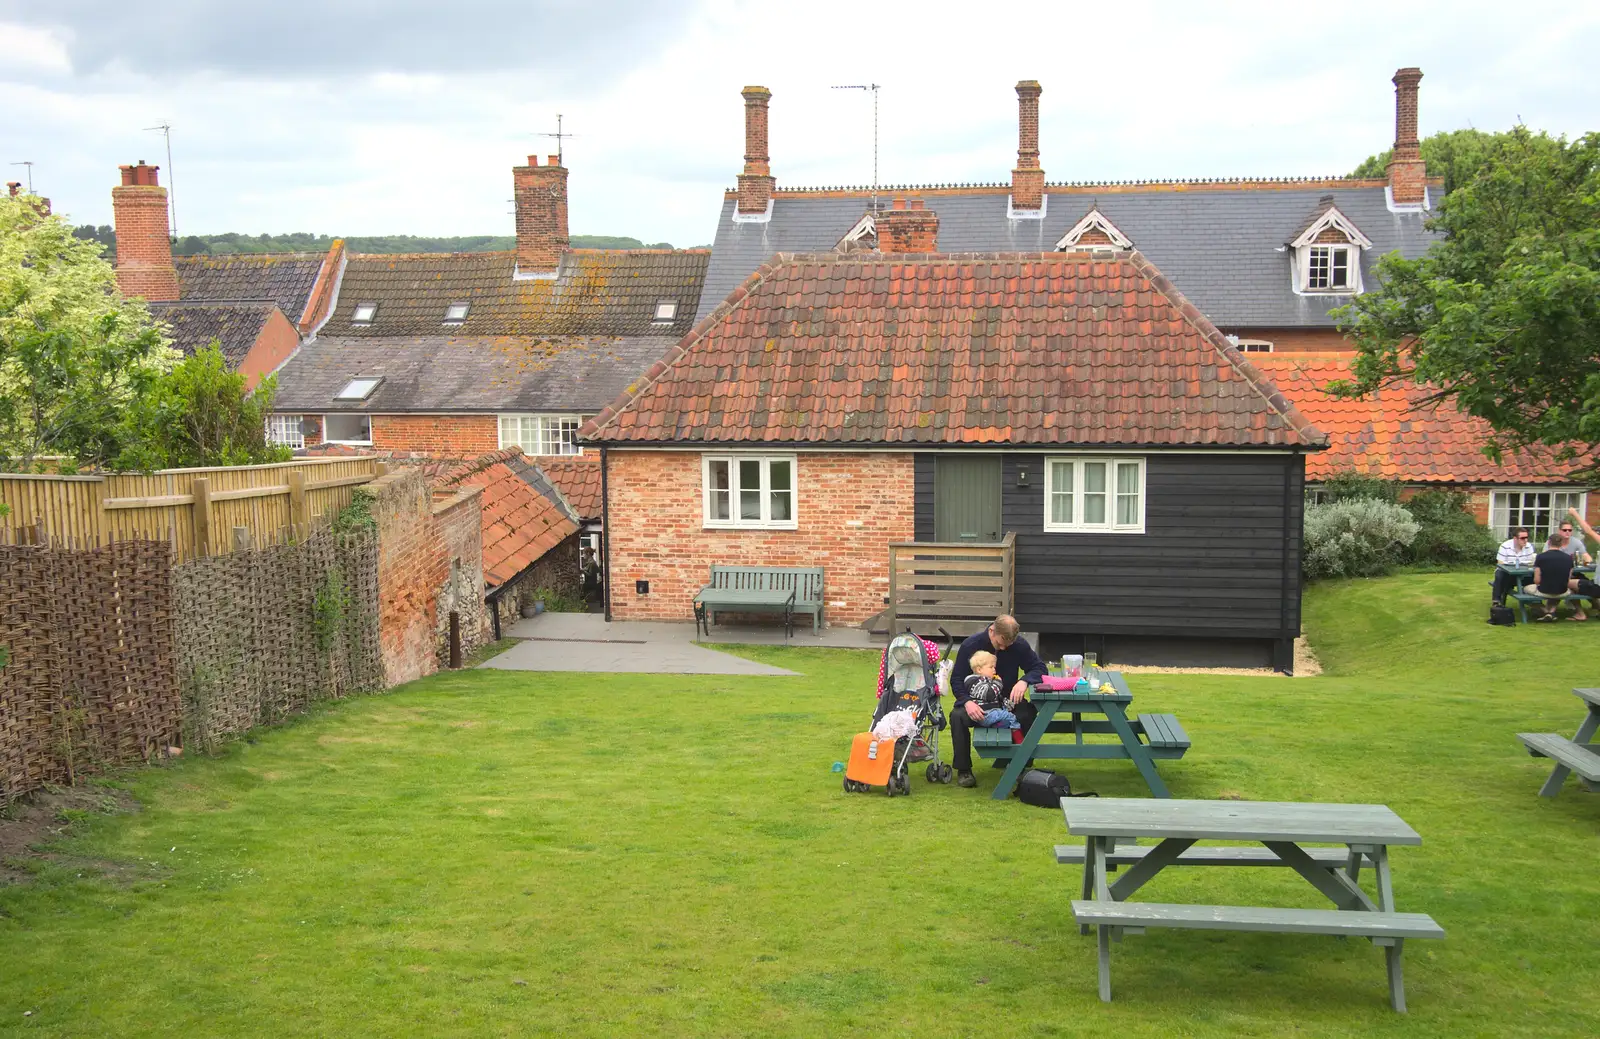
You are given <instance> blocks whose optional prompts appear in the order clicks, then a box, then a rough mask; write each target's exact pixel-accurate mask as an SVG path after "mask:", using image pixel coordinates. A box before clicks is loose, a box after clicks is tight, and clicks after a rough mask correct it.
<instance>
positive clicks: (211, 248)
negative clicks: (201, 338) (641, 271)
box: [74, 226, 672, 256]
mask: <svg viewBox="0 0 1600 1039" xmlns="http://www.w3.org/2000/svg"><path fill="white" fill-rule="evenodd" d="M99 230H109V229H96V228H93V227H88V226H85V227H80V228H79V229H78V231H77V232H74V233H76V234H80V236H82V237H86V238H92V239H95V240H100V236H99V233H98V231H99ZM334 237H335V236H333V235H325V234H307V233H305V232H294V233H292V234H280V235H269V234H260V235H246V234H238V233H236V232H231V231H230V232H227V233H225V234H213V235H186V236H185V237H184V238H183V240H182V241H181V242H175V243H174V244H173V247H172V251H173V253H174V254H175V255H178V256H201V255H203V256H235V255H245V256H248V255H251V254H257V253H321V252H327V251H328V249H329V248H331V247H332V245H333V240H334ZM344 244H345V248H347V249H349V250H350V251H351V252H358V253H381V254H393V253H487V252H509V251H510V250H512V249H515V248H516V247H517V239H516V237H515V236H512V235H465V236H455V237H441V238H428V237H418V236H416V235H404V234H402V235H365V236H362V235H357V236H353V237H349V238H346V239H345V240H344ZM110 246H111V249H112V255H115V247H116V240H115V238H114V237H113V238H112V240H111V242H110ZM572 247H573V248H574V249H671V248H672V245H671V244H670V243H668V242H657V243H656V244H654V245H649V246H647V245H645V244H644V243H643V242H641V241H639V239H637V238H627V237H619V236H615V235H573V236H572Z"/></svg>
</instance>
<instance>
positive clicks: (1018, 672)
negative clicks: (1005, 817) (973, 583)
mask: <svg viewBox="0 0 1600 1039" xmlns="http://www.w3.org/2000/svg"><path fill="white" fill-rule="evenodd" d="M979 652H983V653H992V654H994V657H995V677H996V678H998V679H999V680H1000V691H1001V702H1000V703H995V704H991V705H984V704H980V703H978V702H977V701H974V700H971V699H969V698H968V697H967V677H968V676H969V675H971V674H972V656H973V654H974V653H979ZM1042 678H1044V661H1042V660H1040V659H1039V655H1038V654H1037V653H1035V652H1034V651H1033V647H1032V646H1030V645H1028V640H1027V639H1025V638H1022V637H1021V626H1020V625H1019V624H1017V619H1016V618H1015V617H1011V616H1008V615H1002V616H999V617H996V618H995V619H994V623H993V624H990V625H989V626H988V627H986V628H984V629H983V630H982V631H979V632H978V633H976V634H974V635H970V636H968V637H967V639H966V641H964V642H962V643H961V648H960V649H959V650H957V651H956V664H955V667H954V669H952V670H951V672H950V690H951V692H953V693H954V694H955V698H956V703H955V708H954V710H952V711H951V712H950V742H951V744H952V745H953V746H954V748H955V753H954V754H953V755H952V759H953V760H952V761H951V764H952V765H954V766H955V770H956V783H957V785H959V786H965V787H974V786H977V785H978V781H977V780H976V779H974V778H973V775H972V729H973V728H974V727H976V726H981V725H982V724H983V718H984V715H985V713H986V707H988V706H993V707H1003V708H1005V709H1006V710H1008V711H1010V712H1011V713H1012V714H1014V715H1016V718H1017V724H1018V725H1019V726H1020V727H1021V728H1022V729H1024V730H1026V729H1027V728H1028V727H1029V726H1030V725H1032V724H1033V720H1034V719H1035V718H1036V717H1038V715H1039V710H1038V708H1036V707H1034V706H1033V704H1031V703H1029V702H1028V700H1027V699H1026V694H1027V692H1028V687H1029V686H1030V685H1033V684H1034V683H1035V682H1038V681H1039V680H1040V679H1042ZM1008 685H1009V686H1010V688H1009V689H1007V686H1008Z"/></svg>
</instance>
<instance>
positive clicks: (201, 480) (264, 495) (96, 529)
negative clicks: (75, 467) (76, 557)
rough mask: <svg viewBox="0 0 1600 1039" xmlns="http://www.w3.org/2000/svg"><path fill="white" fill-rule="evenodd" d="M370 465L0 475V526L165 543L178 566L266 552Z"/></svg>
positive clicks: (334, 503)
mask: <svg viewBox="0 0 1600 1039" xmlns="http://www.w3.org/2000/svg"><path fill="white" fill-rule="evenodd" d="M383 472H384V465H383V463H382V462H380V461H378V460H377V459H375V458H370V457H357V458H301V459H296V460H295V461H292V462H277V463H274V464H272V465H248V466H233V467H227V468H216V469H162V470H158V471H156V472H153V473H113V474H106V475H95V476H55V475H34V474H22V473H0V502H3V503H4V504H6V505H7V506H9V507H10V510H11V511H10V514H9V515H7V516H4V517H0V527H11V528H15V529H16V530H18V531H21V532H22V533H23V538H21V539H20V540H27V539H28V538H29V537H31V538H33V539H35V540H37V539H40V538H48V539H50V540H52V541H60V542H67V543H72V544H79V545H96V544H109V543H111V542H113V541H126V540H130V539H151V540H156V541H170V542H171V543H172V548H173V553H174V555H175V557H176V559H177V561H178V562H183V561H184V560H188V559H196V558H203V557H205V556H210V555H220V554H223V553H227V552H231V551H233V550H234V548H235V546H236V545H238V546H240V547H242V546H244V545H246V544H255V545H269V544H273V543H275V542H277V541H279V540H282V539H283V538H284V537H286V536H290V535H292V534H295V533H296V532H299V533H300V534H301V535H302V536H303V535H304V533H306V532H308V531H309V530H310V529H311V526H312V525H313V524H314V523H316V522H317V521H318V520H320V519H321V518H323V517H328V516H332V515H333V514H334V513H336V512H338V511H339V510H340V509H342V508H344V507H345V506H346V505H348V504H350V498H351V496H352V495H353V494H354V493H355V489H356V488H357V487H359V486H360V485H362V484H364V483H370V482H371V481H373V480H375V479H377V478H378V477H379V476H382V475H383Z"/></svg>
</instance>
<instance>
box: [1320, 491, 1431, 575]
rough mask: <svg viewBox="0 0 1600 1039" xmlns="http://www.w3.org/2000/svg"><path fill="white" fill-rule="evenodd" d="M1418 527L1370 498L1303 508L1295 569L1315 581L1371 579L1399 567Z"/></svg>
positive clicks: (1387, 504)
mask: <svg viewBox="0 0 1600 1039" xmlns="http://www.w3.org/2000/svg"><path fill="white" fill-rule="evenodd" d="M1420 529H1421V524H1419V523H1418V522H1417V521H1416V520H1415V519H1414V518H1413V517H1412V515H1411V513H1409V512H1407V511H1406V510H1405V509H1403V508H1401V507H1400V506H1399V505H1395V504H1394V503H1392V502H1386V501H1378V500H1376V499H1373V498H1347V499H1345V500H1343V501H1335V502H1329V503H1328V504H1326V505H1312V506H1310V507H1309V508H1307V509H1306V521H1305V546H1304V551H1305V555H1304V557H1303V562H1302V564H1301V568H1302V569H1303V570H1304V571H1305V575H1306V576H1307V577H1309V578H1311V579H1313V580H1315V579H1316V578H1319V577H1376V576H1378V575H1379V574H1385V573H1388V572H1389V569H1390V568H1391V567H1393V566H1394V564H1395V563H1397V562H1399V561H1400V560H1401V559H1402V558H1403V556H1402V554H1403V553H1404V551H1405V549H1406V548H1407V546H1409V545H1410V544H1411V542H1412V541H1413V540H1414V539H1415V538H1416V536H1417V531H1418V530H1420Z"/></svg>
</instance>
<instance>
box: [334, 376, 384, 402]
mask: <svg viewBox="0 0 1600 1039" xmlns="http://www.w3.org/2000/svg"><path fill="white" fill-rule="evenodd" d="M382 381H383V376H381V375H376V376H368V375H364V376H361V377H360V378H356V379H351V380H350V381H349V382H347V383H345V384H344V389H342V390H340V391H339V392H338V393H336V394H334V395H333V399H334V400H366V399H367V398H368V397H370V396H372V391H373V390H375V389H377V388H378V384H379V383H380V382H382Z"/></svg>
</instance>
